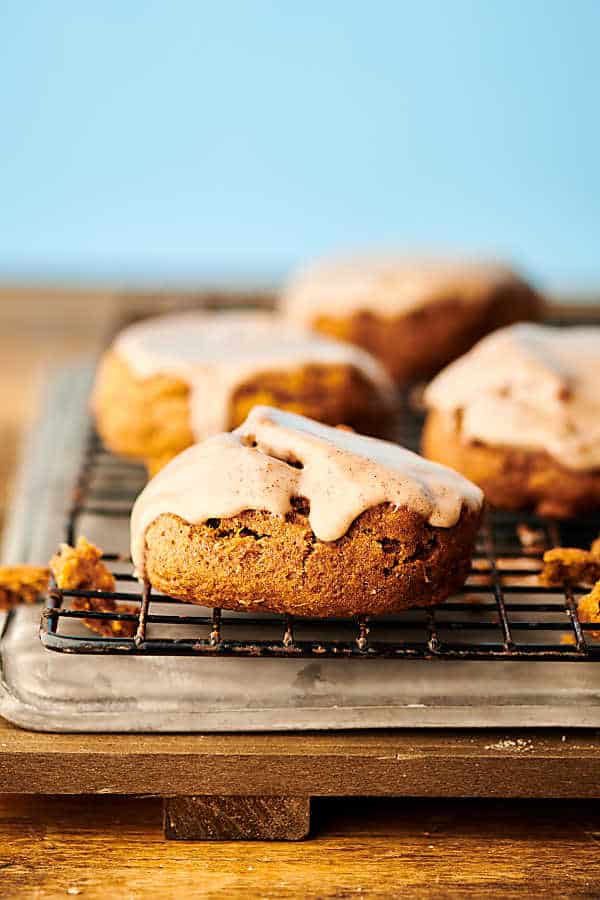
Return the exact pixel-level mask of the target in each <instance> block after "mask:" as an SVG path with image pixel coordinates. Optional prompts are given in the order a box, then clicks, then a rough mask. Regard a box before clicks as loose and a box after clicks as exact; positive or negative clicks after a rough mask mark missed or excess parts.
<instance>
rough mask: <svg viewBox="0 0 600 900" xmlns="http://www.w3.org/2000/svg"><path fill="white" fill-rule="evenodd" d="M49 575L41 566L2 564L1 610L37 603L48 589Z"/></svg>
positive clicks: (0, 581)
mask: <svg viewBox="0 0 600 900" xmlns="http://www.w3.org/2000/svg"><path fill="white" fill-rule="evenodd" d="M49 577H50V573H49V571H48V569H45V568H43V567H41V566H0V610H3V609H11V608H12V607H13V606H17V604H19V603H35V601H36V600H37V599H38V598H39V596H40V595H41V594H43V593H44V592H45V591H46V590H47V589H48V579H49Z"/></svg>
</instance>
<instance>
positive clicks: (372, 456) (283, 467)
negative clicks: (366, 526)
mask: <svg viewBox="0 0 600 900" xmlns="http://www.w3.org/2000/svg"><path fill="white" fill-rule="evenodd" d="M293 497H305V498H306V499H307V500H308V502H309V504H310V512H309V522H310V525H311V528H312V530H313V532H314V534H315V535H316V537H317V538H319V539H320V540H322V541H334V540H337V539H338V538H340V537H341V536H342V535H343V534H345V533H346V531H347V530H348V528H349V527H350V525H351V524H352V522H353V521H354V520H355V519H356V518H357V516H359V515H360V514H361V513H362V512H364V511H365V510H366V509H370V508H371V507H374V506H377V505H379V504H381V503H391V504H394V505H396V506H402V507H408V508H409V509H411V510H413V511H414V512H416V513H418V514H419V515H421V516H423V518H425V519H426V520H427V521H428V522H429V523H430V524H431V525H436V526H440V527H451V526H453V525H455V524H456V522H457V521H458V519H459V518H460V514H461V510H462V508H463V506H466V507H469V508H472V509H479V508H480V507H481V503H482V498H483V495H482V492H481V491H480V490H479V488H478V487H475V485H474V484H472V483H471V482H470V481H467V479H466V478H463V477H462V475H459V474H458V473H456V472H454V471H452V470H451V469H447V468H446V467H445V466H441V465H439V464H437V463H433V462H430V461H429V460H426V459H423V458H422V457H420V456H417V454H415V453H411V452H410V451H409V450H406V449H404V447H400V446H398V445H397V444H392V443H389V442H387V441H380V440H376V439H375V438H370V437H364V436H363V435H360V434H356V433H355V432H352V431H346V430H344V429H338V428H331V427H329V426H327V425H321V424H320V423H318V422H315V421H313V420H312V419H307V418H305V417H304V416H299V415H296V414H294V413H288V412H283V411H281V410H277V409H272V408H271V407H265V406H257V407H255V408H254V409H253V410H252V412H251V413H250V415H249V416H248V418H247V419H246V421H245V422H244V423H243V424H242V425H241V426H240V427H239V428H238V429H237V430H236V431H234V432H231V433H229V434H220V435H217V436H215V437H212V438H209V439H208V440H206V441H204V442H203V443H202V444H196V445H195V446H193V447H190V448H189V449H188V450H185V451H184V452H183V453H181V454H180V455H179V456H177V457H176V458H175V459H174V460H172V462H170V463H169V464H168V465H167V466H166V467H165V468H164V469H163V470H162V471H161V472H159V473H158V475H157V476H156V477H155V478H154V479H152V481H150V482H149V484H148V485H147V486H146V488H145V489H144V490H143V491H142V493H141V494H140V496H139V497H138V499H137V501H136V503H135V506H134V508H133V513H132V518H131V552H132V557H133V561H134V564H135V566H136V568H137V569H138V571H142V569H143V549H144V541H145V533H146V529H147V528H148V526H149V525H150V524H151V523H152V522H153V521H155V519H157V518H158V516H160V515H162V514H164V513H170V514H172V515H176V516H179V517H180V518H182V519H184V520H185V521H186V522H190V523H193V524H199V523H201V522H206V521H207V520H208V519H212V518H225V517H228V516H234V515H237V514H239V513H240V512H242V511H243V510H247V509H255V510H266V511H268V512H270V513H272V514H273V515H276V516H285V514H286V513H287V512H289V511H290V509H291V500H292V498H293Z"/></svg>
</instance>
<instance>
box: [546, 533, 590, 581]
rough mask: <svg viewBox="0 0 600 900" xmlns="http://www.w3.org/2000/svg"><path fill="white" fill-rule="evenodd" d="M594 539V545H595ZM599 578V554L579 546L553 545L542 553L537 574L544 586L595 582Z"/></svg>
mask: <svg viewBox="0 0 600 900" xmlns="http://www.w3.org/2000/svg"><path fill="white" fill-rule="evenodd" d="M596 543H597V542H596V541H594V544H593V545H592V546H594V545H596ZM599 579H600V555H598V554H597V553H596V552H593V551H592V550H581V549H580V548H579V547H554V548H553V549H552V550H547V551H546V552H545V553H544V565H543V568H542V571H541V573H540V575H539V581H540V584H543V585H544V586H545V587H560V586H561V585H563V584H589V585H592V584H595V583H596V582H597V581H598V580H599Z"/></svg>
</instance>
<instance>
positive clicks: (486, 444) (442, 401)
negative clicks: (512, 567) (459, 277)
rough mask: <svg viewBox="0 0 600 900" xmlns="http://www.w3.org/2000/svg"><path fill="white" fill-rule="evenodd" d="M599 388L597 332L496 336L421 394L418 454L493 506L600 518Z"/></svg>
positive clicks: (517, 329)
mask: <svg viewBox="0 0 600 900" xmlns="http://www.w3.org/2000/svg"><path fill="white" fill-rule="evenodd" d="M599 384H600V328H598V327H570V328H568V327H565V328H554V327H551V326H549V325H524V324H522V325H514V326H512V327H510V328H506V329H502V330H501V331H498V332H496V333H495V334H493V335H490V336H488V337H487V338H485V339H484V340H483V341H481V342H480V343H479V344H478V345H477V346H476V347H475V348H474V349H473V350H472V351H471V352H470V353H468V354H466V355H465V356H464V357H462V359H459V360H457V361H456V362H455V363H453V364H452V365H450V366H448V368H447V369H445V370H444V371H443V372H441V373H440V374H439V375H438V376H437V378H435V379H434V380H433V381H432V383H431V384H430V385H429V387H428V388H427V390H426V392H425V403H426V405H427V406H428V408H429V410H430V411H429V415H428V418H427V421H426V424H425V429H424V433H423V452H424V454H425V455H426V456H428V457H429V458H430V459H434V460H437V461H438V462H441V463H444V464H446V465H449V466H452V467H453V468H455V469H457V470H458V471H459V472H462V473H463V474H464V475H466V476H467V477H468V478H471V479H472V480H473V481H475V482H476V483H477V484H479V485H480V486H481V487H482V488H483V489H484V491H485V493H486V496H487V498H488V500H489V501H490V502H491V503H492V504H494V505H495V506H498V507H503V508H507V509H520V508H525V507H532V508H534V509H535V510H537V512H539V513H540V514H542V515H551V516H559V517H568V516H574V515H578V514H579V513H582V512H585V511H589V510H596V509H599V508H600V391H599V390H598V385H599Z"/></svg>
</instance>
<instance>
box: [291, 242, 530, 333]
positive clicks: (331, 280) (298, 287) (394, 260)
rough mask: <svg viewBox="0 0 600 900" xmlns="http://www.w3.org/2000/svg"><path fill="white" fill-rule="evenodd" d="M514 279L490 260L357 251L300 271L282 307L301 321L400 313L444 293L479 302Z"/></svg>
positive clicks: (508, 270) (421, 305)
mask: <svg viewBox="0 0 600 900" xmlns="http://www.w3.org/2000/svg"><path fill="white" fill-rule="evenodd" d="M517 281H518V278H517V276H516V275H515V273H514V272H512V270H511V269H509V268H508V267H506V266H503V265H500V264H498V263H495V262H485V261H479V262H468V261H463V260H450V259H433V258H431V259H421V260H410V259H405V258H402V257H401V256H391V255H390V256H360V255H358V256H356V257H353V258H350V259H340V260H335V259H334V260H329V261H327V260H326V261H323V262H320V263H316V264H313V265H310V266H307V267H306V268H304V269H301V270H300V271H299V272H298V273H297V274H296V275H294V276H293V277H292V278H291V279H290V282H289V284H288V285H287V287H286V289H285V291H284V293H283V297H282V301H281V306H282V310H283V311H284V312H285V314H286V316H287V317H288V318H290V319H292V320H293V321H296V322H300V323H305V324H310V323H311V322H313V321H314V320H315V318H316V317H317V316H318V315H319V314H323V315H333V316H344V315H349V314H352V313H357V312H361V311H371V312H376V313H381V314H383V315H386V314H387V315H390V316H391V315H402V314H405V313H409V312H412V311H413V310H415V309H419V308H421V307H423V306H426V305H428V304H430V303H435V302H437V301H440V300H444V299H445V298H446V297H451V298H458V299H460V301H461V302H463V303H467V304H470V303H482V302H485V301H486V300H487V299H488V297H489V294H490V291H491V289H492V288H494V287H497V286H500V285H502V284H513V283H516V282H517Z"/></svg>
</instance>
